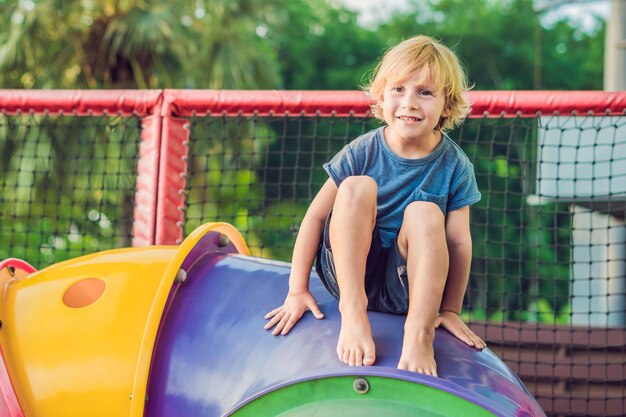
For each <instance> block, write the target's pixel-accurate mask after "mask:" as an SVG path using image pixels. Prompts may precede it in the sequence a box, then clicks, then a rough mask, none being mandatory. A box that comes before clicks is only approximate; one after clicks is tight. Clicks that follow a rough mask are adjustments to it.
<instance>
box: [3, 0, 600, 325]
mask: <svg viewBox="0 0 626 417" xmlns="http://www.w3.org/2000/svg"><path fill="white" fill-rule="evenodd" d="M338 4H339V3H337V2H332V1H329V0H313V1H308V0H266V1H257V0H237V1H232V0H197V1H192V2H189V1H177V0H172V1H169V2H158V1H154V0H103V1H91V0H32V1H31V0H23V1H19V2H17V1H8V0H0V88H215V89H229V88H233V89H249V88H250V89H252V88H263V89H270V88H280V89H349V90H352V89H355V88H358V87H359V85H361V84H362V80H363V77H364V74H365V73H367V72H368V71H370V70H371V69H372V68H373V66H374V64H375V62H376V59H377V58H378V57H379V56H380V55H381V54H382V52H383V51H384V50H385V49H387V48H388V47H390V46H392V45H394V44H395V43H397V42H398V41H400V40H402V39H405V38H407V37H410V36H413V35H415V34H420V33H422V34H427V35H431V36H434V37H436V38H439V39H442V40H443V41H444V42H445V43H446V44H448V45H449V46H451V47H452V48H453V49H454V50H455V51H456V52H457V53H458V55H459V56H460V58H461V60H462V62H463V63H464V64H465V66H466V67H467V69H468V73H469V78H470V80H471V81H472V82H473V83H474V84H475V89H477V90H488V89H563V90H574V89H598V88H601V80H602V65H603V59H602V55H603V42H604V31H605V25H604V22H602V21H600V20H598V24H597V26H596V28H594V29H593V30H591V31H589V32H583V31H581V30H580V29H578V28H576V27H574V26H573V25H572V24H571V23H570V22H568V21H557V22H554V23H553V24H551V25H550V26H544V25H542V23H541V15H540V14H539V13H537V12H536V11H535V10H534V9H533V2H532V1H531V0H506V1H505V0H495V1H493V0H429V1H414V2H412V9H410V10H407V11H403V12H399V13H397V14H396V15H394V16H392V17H391V19H389V20H388V21H387V22H382V23H381V24H379V25H378V26H375V27H360V26H359V25H358V24H357V16H356V14H355V12H353V11H350V10H347V9H345V8H344V7H341V6H339V5H338ZM29 117H30V116H20V117H2V115H0V193H1V194H0V196H1V197H0V208H1V210H0V221H1V225H0V242H1V244H0V258H4V257H7V256H17V257H23V258H25V259H27V260H30V261H31V262H35V263H36V264H38V266H43V265H46V264H49V263H51V262H55V261H59V260H61V259H65V258H67V257H73V256H76V255H78V254H81V253H89V252H92V251H95V250H101V249H103V248H108V247H115V246H125V245H128V244H129V242H130V236H131V230H130V229H131V222H132V213H133V202H134V194H133V193H134V175H135V172H136V166H135V164H136V153H137V149H136V140H137V136H136V135H137V134H138V132H139V126H138V121H137V120H135V119H131V122H129V124H127V125H124V126H121V127H120V123H119V122H120V121H119V120H116V119H115V118H102V119H100V120H99V121H98V122H97V123H92V122H90V121H88V120H87V121H86V119H85V120H81V121H74V122H69V120H70V119H71V118H68V119H64V118H57V117H47V118H32V119H29ZM352 122H355V120H353V121H352ZM481 122H484V123H483V124H482V126H477V125H473V124H472V123H471V122H468V123H466V126H464V127H463V128H462V129H461V131H460V132H459V133H458V138H459V142H460V143H461V145H462V147H463V148H464V150H465V151H466V152H467V153H468V154H469V155H470V157H471V158H472V160H473V161H474V164H475V168H476V172H477V177H478V181H479V185H480V188H481V189H482V190H483V191H485V190H491V192H490V193H489V195H485V197H484V198H483V201H482V202H481V203H479V204H478V205H477V206H476V207H475V208H474V209H473V211H472V213H473V214H472V215H473V225H474V228H473V236H474V242H475V246H474V264H473V270H472V277H471V282H470V291H469V294H468V300H467V308H468V311H470V315H471V317H472V319H478V318H483V319H490V320H530V321H540V322H551V321H556V322H559V323H560V322H564V321H567V319H568V317H569V314H568V291H569V264H570V259H569V257H570V254H569V246H568V245H567V244H562V243H559V242H564V241H565V242H567V241H568V239H569V228H570V224H569V222H570V218H569V213H568V210H567V208H566V207H563V206H560V205H558V204H553V205H544V206H536V207H535V206H529V205H528V204H527V202H526V201H525V198H526V196H527V195H528V194H529V193H530V192H531V190H530V188H532V172H533V167H532V164H533V162H532V161H533V158H534V146H535V144H534V137H533V135H534V133H533V132H535V131H536V129H537V126H535V125H533V124H531V125H525V124H524V123H525V122H523V121H519V120H518V121H513V122H512V123H513V125H514V126H513V127H511V126H503V128H504V129H505V130H499V129H498V128H497V127H495V126H494V127H493V128H490V127H489V126H488V123H487V122H486V121H481ZM516 123H517V124H518V125H515V124H516ZM374 125H375V122H373V121H367V122H363V123H361V122H359V123H352V124H343V123H334V121H333V120H311V119H309V120H305V119H302V120H296V121H295V122H294V123H288V124H284V122H283V121H281V120H279V119H277V120H272V119H269V120H267V121H266V122H263V123H260V122H258V121H252V122H249V121H246V119H243V118H242V119H239V118H233V119H221V118H219V117H217V118H206V119H204V118H202V119H200V118H199V119H195V120H193V121H192V126H193V127H192V135H191V155H192V156H191V158H190V161H189V172H188V190H187V191H188V196H187V213H186V224H185V232H186V233H188V232H190V231H191V230H193V228H195V227H196V226H198V225H199V224H201V223H203V222H205V221H228V222H230V223H233V224H234V225H235V226H236V227H238V228H239V229H241V230H242V231H244V232H245V234H246V239H247V240H248V243H249V244H250V246H251V247H252V248H253V251H254V253H255V254H256V255H260V256H266V257H271V258H276V259H281V260H289V259H290V256H291V246H292V245H293V241H294V238H295V234H296V232H297V229H298V227H299V221H300V219H301V218H302V216H303V214H304V212H305V210H306V207H307V206H308V203H309V202H310V200H311V199H312V197H313V196H314V195H315V193H316V192H317V190H318V189H319V187H320V186H321V184H322V183H323V182H324V181H325V180H326V175H325V173H324V172H323V170H321V169H320V166H321V164H322V163H323V162H325V161H326V160H328V158H329V157H330V156H331V155H332V154H333V153H334V152H336V151H337V150H338V149H339V148H340V147H341V146H342V145H343V144H344V143H345V142H347V141H349V140H351V139H353V138H354V137H356V136H357V135H358V134H360V133H362V132H363V131H365V130H368V129H369V128H371V127H373V126H374ZM346 126H348V127H346ZM124 132H126V133H124ZM132 132H135V133H132ZM507 132H514V133H511V134H509V133H507ZM455 134H456V133H455ZM133 135H135V136H133ZM453 136H454V135H453ZM99 155H108V156H107V157H106V158H98V156H99ZM112 173H114V174H112Z"/></svg>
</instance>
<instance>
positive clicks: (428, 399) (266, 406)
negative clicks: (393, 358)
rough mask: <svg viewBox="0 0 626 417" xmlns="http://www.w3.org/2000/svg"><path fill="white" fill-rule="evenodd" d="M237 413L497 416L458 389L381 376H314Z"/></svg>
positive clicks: (239, 416) (250, 416)
mask: <svg viewBox="0 0 626 417" xmlns="http://www.w3.org/2000/svg"><path fill="white" fill-rule="evenodd" d="M231 415H232V416H233V417H264V416H267V417H270V416H272V417H275V416H278V417H296V416H297V417H305V416H324V417H345V416H358V417H365V416H377V417H379V416H394V417H404V416H406V417H409V416H411V417H414V416H420V417H443V416H446V417H453V416H459V417H467V416H473V417H483V416H485V417H487V416H488V417H493V416H494V414H493V413H491V412H489V411H487V410H485V409H484V408H482V407H480V406H478V405H476V404H474V403H472V402H469V401H467V400H465V399H463V398H459V397H457V396H455V395H453V394H450V393H448V392H445V391H441V390H439V389H436V388H432V387H429V386H425V385H420V384H416V383H414V382H409V381H403V380H400V379H394V378H385V377H379V376H366V377H363V376H335V377H328V378H319V379H312V380H308V381H302V382H298V383H295V384H292V385H288V386H285V387H283V388H280V389H277V390H275V391H272V392H269V393H267V394H265V395H263V396H261V397H259V398H257V399H256V400H254V401H252V402H250V403H248V404H246V405H245V406H244V407H242V408H240V409H239V410H237V411H236V412H234V413H233V414H231Z"/></svg>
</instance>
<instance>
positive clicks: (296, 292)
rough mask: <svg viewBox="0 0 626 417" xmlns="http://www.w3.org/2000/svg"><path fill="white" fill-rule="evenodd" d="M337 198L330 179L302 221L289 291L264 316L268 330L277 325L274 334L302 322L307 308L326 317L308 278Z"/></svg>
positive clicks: (285, 330)
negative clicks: (325, 225) (314, 295)
mask: <svg viewBox="0 0 626 417" xmlns="http://www.w3.org/2000/svg"><path fill="white" fill-rule="evenodd" d="M336 195H337V186H336V185H335V183H334V182H333V180H332V179H328V180H327V181H326V183H325V184H324V185H323V186H322V188H321V189H320V191H319V192H318V193H317V195H316V196H315V198H314V199H313V201H312V202H311V205H310V206H309V208H308V210H307V212H306V214H305V215H304V218H303V219H302V223H301V224H300V230H299V231H298V236H297V237H296V242H295V245H294V248H293V255H292V258H291V273H290V275H289V292H288V293H287V297H286V298H285V302H284V304H283V305H282V306H280V307H278V308H276V309H274V310H272V311H270V312H269V313H267V314H266V315H265V318H266V319H270V321H269V322H267V324H266V325H265V329H271V328H272V327H274V326H275V327H274V330H273V332H272V333H273V334H275V335H277V334H279V333H280V334H282V335H286V334H287V333H289V330H291V328H292V327H293V326H294V325H295V324H296V323H297V322H298V320H300V318H301V317H302V315H303V314H304V312H305V311H306V310H307V309H308V310H311V311H312V312H313V315H314V316H315V317H316V318H318V319H321V318H323V317H324V315H323V314H322V312H321V311H320V309H319V307H318V306H317V302H316V301H315V299H314V298H313V295H312V294H311V293H310V292H309V277H310V275H311V268H312V267H313V260H314V259H315V256H316V254H317V249H318V247H319V243H320V237H321V235H322V230H323V227H324V222H325V221H326V217H327V216H328V213H329V212H330V209H331V208H332V207H333V203H334V201H335V196H336Z"/></svg>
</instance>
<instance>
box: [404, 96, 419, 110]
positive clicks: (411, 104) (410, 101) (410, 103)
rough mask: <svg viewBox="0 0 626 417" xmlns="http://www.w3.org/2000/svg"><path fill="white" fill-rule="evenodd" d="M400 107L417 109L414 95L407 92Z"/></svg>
mask: <svg viewBox="0 0 626 417" xmlns="http://www.w3.org/2000/svg"><path fill="white" fill-rule="evenodd" d="M402 107H404V108H406V109H415V108H417V100H416V97H415V94H414V93H410V92H408V93H407V94H405V95H404V96H403V97H402Z"/></svg>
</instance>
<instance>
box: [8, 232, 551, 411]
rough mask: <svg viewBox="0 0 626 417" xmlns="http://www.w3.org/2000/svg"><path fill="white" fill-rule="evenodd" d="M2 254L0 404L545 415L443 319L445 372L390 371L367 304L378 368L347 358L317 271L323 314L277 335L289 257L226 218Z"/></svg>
mask: <svg viewBox="0 0 626 417" xmlns="http://www.w3.org/2000/svg"><path fill="white" fill-rule="evenodd" d="M11 262H12V263H11ZM11 262H8V261H5V262H3V263H0V289H1V291H0V320H1V321H2V327H1V328H0V348H1V352H2V354H3V358H4V360H3V364H5V366H4V367H2V366H1V365H2V364H0V390H1V393H2V397H1V398H0V417H5V416H6V417H22V416H25V417H34V416H36V417H40V416H41V417H56V416H59V417H60V416H63V417H70V416H94V417H97V416H133V417H139V416H145V417H164V416H181V417H186V416H194V417H195V416H206V417H211V416H237V417H241V416H268V417H269V416H283V417H292V416H293V417H295V416H330V417H332V416H345V415H350V416H352V415H355V416H356V415H358V416H381V415H385V416H416V415H419V416H511V417H513V416H520V417H521V416H528V417H531V416H545V414H544V413H543V411H542V410H541V408H540V406H539V405H538V403H537V402H536V401H535V399H534V398H533V397H532V395H531V394H530V393H529V392H528V391H527V389H526V388H525V387H524V385H523V384H522V383H521V381H520V380H519V378H517V376H516V375H515V374H513V373H512V372H511V371H510V370H509V369H508V368H507V367H506V365H505V364H504V363H503V362H502V361H501V360H500V359H499V358H498V357H497V356H496V355H494V354H493V352H491V351H490V350H489V349H488V348H487V349H485V350H483V351H478V350H476V349H473V348H471V347H469V346H467V345H465V344H464V343H462V342H461V341H459V340H457V339H456V338H455V337H453V336H452V335H450V334H449V333H448V332H447V331H446V330H443V329H438V330H437V334H436V339H435V355H436V360H437V364H438V372H439V375H440V377H439V378H436V377H430V376H426V375H421V374H417V373H413V372H408V371H401V370H398V369H397V368H396V365H397V362H398V359H399V355H400V348H401V341H402V329H403V322H404V318H403V317H402V316H395V315H389V314H382V313H373V312H372V313H370V320H371V322H372V331H373V336H374V339H375V342H376V346H377V362H376V364H375V365H374V366H371V367H352V368H351V367H348V366H345V365H344V364H342V363H340V362H339V361H338V359H337V357H336V353H335V345H336V341H337V337H338V332H339V327H340V326H339V324H340V321H339V320H340V318H339V314H338V310H337V302H336V300H334V299H333V298H332V297H330V296H329V295H328V294H327V293H326V291H325V290H324V289H323V287H322V285H321V283H320V282H319V280H318V279H317V276H316V275H315V274H312V276H311V289H312V292H313V293H314V295H315V297H316V299H317V300H318V302H319V304H320V307H321V308H322V311H323V312H324V313H325V316H326V317H325V319H324V320H316V319H314V318H313V317H312V316H311V315H309V314H307V315H305V317H304V318H303V319H302V320H301V322H300V323H298V325H297V326H296V327H295V328H294V329H293V330H292V331H291V332H290V334H289V335H288V336H286V337H275V336H272V335H271V333H269V332H267V331H265V330H264V329H263V325H264V322H265V320H264V319H263V315H264V314H265V313H266V312H267V311H269V310H270V309H272V308H274V307H275V306H276V305H278V304H280V303H281V302H282V300H283V298H284V294H285V293H286V290H287V284H288V276H289V264H286V263H283V262H276V261H271V260H266V259H260V258H255V257H251V256H249V255H248V250H247V247H246V245H245V242H244V241H243V239H242V238H241V236H240V235H239V233H238V232H237V231H236V230H235V229H234V228H233V227H232V226H230V225H227V224H223V223H212V224H206V225H203V226H201V227H199V228H198V229H197V230H195V231H194V232H193V233H192V234H190V236H189V237H188V238H187V239H185V241H184V242H183V243H182V244H181V245H180V246H178V247H176V246H155V247H148V248H132V249H118V250H111V251H105V252H100V253H96V254H93V255H88V256H83V257H80V258H76V259H72V260H69V261H65V262H61V263H58V264H55V265H52V266H50V267H48V268H45V269H42V270H40V271H34V269H33V268H32V267H30V268H28V267H27V266H25V265H27V264H25V263H24V264H19V262H20V261H18V260H11ZM18 264H19V265H21V267H19V268H18ZM10 271H13V272H12V273H9V272H10Z"/></svg>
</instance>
